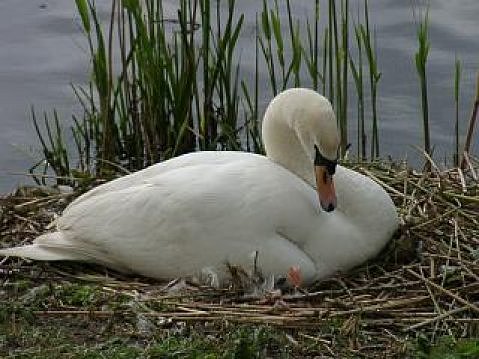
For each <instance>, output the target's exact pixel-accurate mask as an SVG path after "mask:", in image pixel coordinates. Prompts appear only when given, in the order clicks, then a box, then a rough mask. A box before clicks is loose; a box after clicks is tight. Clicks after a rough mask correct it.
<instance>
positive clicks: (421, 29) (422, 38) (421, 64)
mask: <svg viewBox="0 0 479 359" xmlns="http://www.w3.org/2000/svg"><path fill="white" fill-rule="evenodd" d="M417 39H418V45H419V47H418V50H417V52H416V54H415V57H414V58H415V62H416V70H417V73H418V76H419V83H420V88H421V100H422V101H421V105H422V119H423V134H424V151H425V152H426V153H427V154H428V155H431V142H430V135H429V104H428V96H427V73H426V64H427V57H428V54H429V49H430V46H431V45H430V42H429V11H428V10H426V13H425V15H424V17H423V18H422V19H421V20H420V22H419V24H418V30H417ZM427 163H429V162H427ZM426 167H427V168H428V167H429V165H427V166H426Z"/></svg>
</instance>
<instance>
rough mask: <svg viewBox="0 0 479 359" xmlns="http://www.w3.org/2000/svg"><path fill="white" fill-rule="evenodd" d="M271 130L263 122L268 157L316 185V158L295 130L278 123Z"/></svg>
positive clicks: (313, 185)
mask: <svg viewBox="0 0 479 359" xmlns="http://www.w3.org/2000/svg"><path fill="white" fill-rule="evenodd" d="M271 130H272V131H268V123H264V124H263V142H264V146H265V149H266V155H267V156H268V158H269V159H271V160H272V161H274V162H275V163H277V164H279V165H281V166H283V167H285V168H286V169H288V170H289V171H291V172H293V173H294V174H295V175H297V176H298V177H300V178H302V179H303V180H304V181H305V182H307V183H309V184H310V185H311V186H312V187H316V182H315V179H314V159H313V158H311V154H308V153H306V152H305V151H304V146H303V144H302V143H301V142H300V140H299V139H298V137H297V136H296V134H295V133H294V131H291V128H289V127H288V126H286V125H284V124H278V123H275V124H274V129H271ZM311 147H313V145H311Z"/></svg>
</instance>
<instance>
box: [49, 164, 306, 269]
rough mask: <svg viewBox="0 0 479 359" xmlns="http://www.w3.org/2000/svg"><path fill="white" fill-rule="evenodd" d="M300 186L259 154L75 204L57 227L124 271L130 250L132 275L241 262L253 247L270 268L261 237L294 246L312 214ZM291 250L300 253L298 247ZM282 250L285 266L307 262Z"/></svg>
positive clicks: (183, 170)
mask: <svg viewBox="0 0 479 359" xmlns="http://www.w3.org/2000/svg"><path fill="white" fill-rule="evenodd" d="M305 188H307V185H306V184H305V183H303V182H302V181H300V180H299V179H298V178H297V177H295V176H294V175H292V174H290V173H288V172H287V171H286V170H284V169H282V168H279V167H278V166H277V165H274V164H272V163H271V162H270V161H269V160H267V159H265V158H264V157H261V156H248V157H246V158H244V160H242V161H240V160H238V161H237V162H234V161H233V162H229V163H223V164H222V165H221V166H218V165H216V164H214V163H213V164H212V163H206V164H204V163H201V162H200V163H198V162H197V163H195V164H193V163H191V164H190V165H189V166H182V167H177V168H176V169H173V168H170V169H169V170H168V171H166V172H161V173H160V174H158V175H156V176H151V177H149V178H148V179H145V180H143V181H140V182H139V183H136V184H132V185H131V186H130V187H126V188H120V189H116V190H111V191H103V192H101V193H98V194H97V195H96V196H90V197H88V198H84V199H83V200H82V201H75V202H74V203H73V205H71V206H70V207H68V208H67V209H66V210H65V212H64V214H63V216H62V217H61V218H60V219H59V220H58V229H59V230H60V231H61V232H62V233H63V235H64V236H65V237H66V238H67V239H69V240H71V241H80V242H85V243H88V244H90V245H92V246H95V247H99V248H102V249H103V250H105V251H106V252H107V253H115V254H114V255H113V256H114V257H115V258H118V259H119V261H120V262H122V263H126V265H127V266H129V265H128V262H129V261H130V260H131V258H129V257H131V256H132V253H135V254H134V256H135V257H136V258H142V261H143V263H136V264H135V265H136V266H141V267H142V268H139V269H138V271H139V272H140V273H144V274H147V275H150V276H158V275H155V273H152V272H151V271H152V270H155V271H157V272H158V273H161V274H162V275H163V276H168V274H171V276H174V275H178V273H188V272H191V270H193V269H198V268H201V267H202V266H205V265H207V263H212V264H223V265H224V262H225V260H227V259H229V258H231V260H232V261H234V262H241V260H240V259H241V258H243V259H242V261H243V263H244V261H245V260H250V261H251V259H248V258H249V255H250V254H251V252H253V251H254V250H256V249H260V250H261V254H260V256H261V258H263V259H264V260H265V261H269V262H271V263H274V262H275V260H276V259H277V258H278V256H279V255H278V253H276V252H277V250H276V251H275V246H274V245H272V244H271V245H270V246H269V247H268V248H267V249H266V247H267V245H266V244H265V239H267V238H276V239H278V238H277V237H278V235H277V233H279V232H278V230H279V229H280V230H281V233H287V235H288V238H293V240H297V241H298V242H300V240H298V239H301V237H304V231H305V230H308V228H305V227H306V226H305V225H304V222H307V221H308V217H307V215H305V212H307V211H311V212H313V208H312V207H313V206H312V205H311V203H309V201H310V200H311V198H310V192H311V193H312V194H311V196H313V198H314V190H312V189H309V191H310V192H308V191H306V194H305V193H304V192H305ZM308 206H309V207H308ZM308 215H309V216H312V215H314V214H313V213H309V214H308ZM303 221H304V222H303ZM281 238H283V237H281ZM281 238H279V239H281ZM283 239H284V238H283ZM283 241H284V240H283ZM270 243H273V242H270ZM294 246H296V247H297V251H299V252H301V248H300V247H301V243H298V245H297V244H296V243H294ZM280 247H281V246H280V245H279V244H278V247H277V248H279V249H278V250H281V248H280ZM283 247H284V246H283ZM283 252H287V251H286V250H284V251H283ZM290 253H291V257H289V258H288V261H289V262H292V263H295V262H301V263H302V262H305V263H306V262H307V259H304V258H303V259H301V258H299V257H298V259H294V258H296V257H297V256H295V255H294V253H296V252H290ZM281 256H283V255H280V256H279V257H281ZM302 256H303V257H304V256H305V255H304V253H303V254H302ZM293 257H294V258H293ZM269 262H268V263H269ZM268 266H269V265H268ZM175 273H176V274H175Z"/></svg>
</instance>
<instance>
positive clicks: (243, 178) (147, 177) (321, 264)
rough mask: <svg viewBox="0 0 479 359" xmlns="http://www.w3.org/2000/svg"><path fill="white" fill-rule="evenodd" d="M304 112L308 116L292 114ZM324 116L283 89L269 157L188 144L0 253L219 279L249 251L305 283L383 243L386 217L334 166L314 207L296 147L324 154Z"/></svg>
mask: <svg viewBox="0 0 479 359" xmlns="http://www.w3.org/2000/svg"><path fill="white" fill-rule="evenodd" d="M318 116H319V117H318ZM310 117H312V119H310V120H316V119H317V121H318V122H319V124H310V123H306V124H301V123H299V124H298V123H296V122H297V121H298V119H301V118H310ZM317 126H319V127H320V129H321V130H323V132H322V133H319V134H318V133H315V132H318V131H316V130H317V128H316V127H317ZM335 126H336V123H335V120H334V115H332V111H331V109H330V105H329V103H328V102H327V100H325V99H324V98H323V97H321V96H320V95H318V94H316V93H315V92H313V91H309V90H304V89H294V90H289V91H286V92H284V93H283V94H281V95H279V96H278V97H277V98H276V99H275V100H274V101H273V102H272V104H271V105H270V107H269V109H268V110H267V113H266V115H265V120H264V123H263V136H264V140H265V146H266V150H267V152H268V154H269V156H270V158H271V159H270V158H268V157H265V156H260V155H255V154H251V153H243V152H196V153H191V154H187V155H183V156H180V157H177V158H174V159H171V160H168V161H165V162H162V163H160V164H157V165H154V166H151V167H149V168H146V169H144V170H142V171H139V172H136V173H134V174H131V175H128V176H125V177H122V178H119V179H116V180H114V181H111V182H109V183H107V184H104V185H102V186H99V187H97V188H95V189H93V190H91V191H89V192H87V193H86V194H84V195H82V196H81V197H79V198H78V199H77V200H75V201H74V202H73V203H71V204H70V205H69V206H68V207H67V208H66V209H65V211H64V213H63V215H62V216H61V217H60V218H59V219H58V220H57V222H56V226H57V231H56V232H54V233H47V234H44V235H43V236H40V237H39V238H37V239H36V241H35V242H34V244H32V245H28V246H23V247H16V248H11V249H5V250H2V251H0V254H3V255H15V256H22V257H28V258H32V259H37V260H81V261H91V262H96V263H100V264H104V265H106V266H109V267H112V268H115V269H118V270H122V271H131V272H135V273H139V274H143V275H145V276H149V277H154V278H162V279H166V278H175V277H180V276H194V275H198V274H199V273H201V272H204V271H207V272H213V273H216V275H218V277H219V280H220V281H222V280H223V279H225V278H226V276H227V270H226V263H230V264H235V265H240V266H242V267H244V268H251V267H252V265H253V260H254V255H255V253H256V252H257V255H258V266H259V268H260V270H261V271H262V272H263V273H264V274H271V275H276V276H284V275H285V274H286V273H287V272H288V269H289V268H291V267H293V266H299V268H300V269H301V272H302V276H303V279H304V280H305V281H306V282H310V281H312V280H315V279H319V278H322V277H325V276H327V275H330V274H331V273H333V272H335V271H337V270H346V269H348V268H351V267H353V266H355V265H357V264H360V263H361V262H363V261H365V260H366V259H368V258H370V257H372V256H374V255H375V254H376V253H377V252H378V251H379V250H380V249H381V248H382V247H383V246H384V244H385V243H386V242H387V241H388V240H389V238H390V237H391V235H392V233H393V231H394V230H395V229H396V227H397V215H396V211H395V207H394V205H393V203H392V201H391V199H390V197H389V196H388V195H387V193H386V192H385V191H384V190H383V189H382V188H381V187H380V186H379V185H378V184H376V183H375V182H373V181H372V180H371V179H369V178H367V177H365V176H363V175H361V174H358V173H356V172H354V171H351V170H349V169H346V168H343V167H341V166H338V168H337V172H336V175H335V176H334V181H335V187H336V192H337V209H336V210H335V211H333V212H331V213H327V212H325V211H324V210H323V209H322V208H321V206H320V203H319V201H318V194H317V192H316V189H315V182H314V170H313V159H312V158H311V154H310V153H308V151H307V150H304V148H309V146H310V147H311V149H312V150H311V151H314V146H315V145H317V146H318V147H319V148H320V150H321V152H322V154H323V155H324V156H326V157H328V158H330V159H333V157H334V156H335V151H336V147H337V133H335V128H336V127H335ZM282 127H283V128H282ZM291 128H294V131H293V130H292V129H291ZM331 129H332V130H331ZM321 130H319V132H321ZM288 131H289V132H288ZM302 131H303V132H304V133H303V136H301V133H302ZM268 132H269V133H268ZM297 133H300V135H298V136H296V134H297ZM326 135H329V136H326ZM281 146H284V147H283V149H281ZM313 154H314V152H313Z"/></svg>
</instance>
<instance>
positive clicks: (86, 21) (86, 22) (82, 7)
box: [75, 0, 91, 33]
mask: <svg viewBox="0 0 479 359" xmlns="http://www.w3.org/2000/svg"><path fill="white" fill-rule="evenodd" d="M75 3H76V6H77V9H78V13H79V14H80V17H81V21H82V24H83V28H84V29H85V32H87V33H90V30H91V26H90V17H89V16H88V4H87V0H75Z"/></svg>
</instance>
